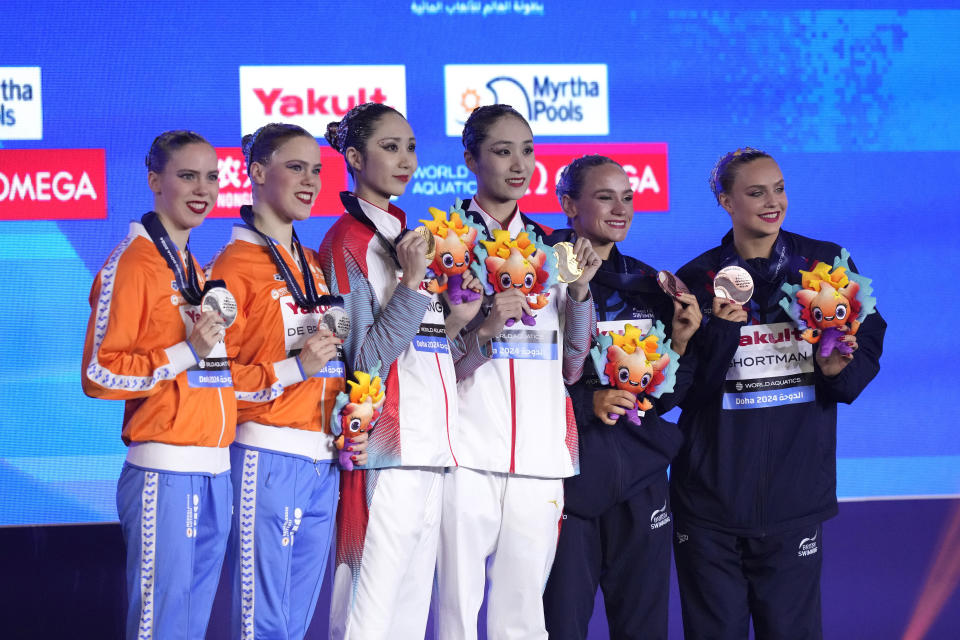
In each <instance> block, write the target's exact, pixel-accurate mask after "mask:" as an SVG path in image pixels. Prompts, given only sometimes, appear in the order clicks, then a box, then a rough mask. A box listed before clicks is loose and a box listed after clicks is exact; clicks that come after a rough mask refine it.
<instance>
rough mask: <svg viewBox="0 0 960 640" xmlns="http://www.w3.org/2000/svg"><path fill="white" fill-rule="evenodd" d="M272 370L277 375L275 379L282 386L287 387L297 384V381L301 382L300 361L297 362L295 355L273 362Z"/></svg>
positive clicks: (302, 378) (302, 379)
mask: <svg viewBox="0 0 960 640" xmlns="http://www.w3.org/2000/svg"><path fill="white" fill-rule="evenodd" d="M273 372H274V373H275V374H276V376H277V381H278V382H279V383H280V384H282V385H283V386H284V387H289V386H292V385H295V384H297V383H298V382H303V381H304V379H305V378H304V377H303V369H301V368H300V363H299V362H297V358H296V356H294V357H293V358H287V359H286V360H280V361H279V362H274V363H273Z"/></svg>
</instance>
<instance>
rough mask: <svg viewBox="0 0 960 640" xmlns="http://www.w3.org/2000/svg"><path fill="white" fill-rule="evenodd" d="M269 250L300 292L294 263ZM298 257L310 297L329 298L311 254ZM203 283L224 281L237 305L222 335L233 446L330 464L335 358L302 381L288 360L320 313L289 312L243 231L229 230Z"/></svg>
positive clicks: (253, 237)
mask: <svg viewBox="0 0 960 640" xmlns="http://www.w3.org/2000/svg"><path fill="white" fill-rule="evenodd" d="M277 251H278V252H279V253H280V255H281V257H282V258H283V260H284V261H285V262H286V263H287V266H288V268H289V270H290V272H291V273H292V274H293V275H294V277H295V278H296V279H297V282H298V284H299V285H300V287H301V289H303V286H304V282H303V274H302V273H301V271H300V263H299V261H298V260H297V259H295V258H294V256H292V255H291V254H290V252H289V251H288V250H287V249H286V247H283V246H279V245H278V246H277ZM303 251H304V255H305V256H306V260H307V264H308V265H309V266H310V270H311V272H312V273H313V278H314V281H315V282H316V285H317V292H318V293H319V294H321V295H324V294H329V293H330V291H329V290H328V289H327V285H326V282H325V281H324V279H323V272H322V271H321V270H320V264H319V261H318V258H317V254H316V253H315V252H314V251H311V250H310V249H304V250H303ZM210 277H212V278H216V279H218V280H224V281H225V282H226V285H227V289H229V290H230V292H231V293H232V294H233V295H234V297H235V298H236V299H237V310H238V313H237V319H236V320H235V321H234V323H233V325H232V326H231V327H230V328H229V329H227V332H226V346H227V355H228V357H229V358H230V359H231V361H232V362H233V366H234V380H233V383H234V388H235V390H236V394H237V402H238V407H237V408H238V420H239V426H238V428H237V442H238V443H241V444H245V445H250V446H253V447H256V448H261V449H270V450H273V451H280V452H284V453H290V454H294V455H300V456H305V457H308V458H311V459H313V460H329V459H332V458H336V456H337V451H336V448H335V447H334V445H333V438H332V436H331V435H330V426H329V422H330V412H331V411H332V410H333V406H334V403H335V401H336V397H337V394H338V393H339V392H340V391H343V390H344V388H345V386H346V384H345V381H344V372H345V367H344V363H343V356H342V351H341V355H340V356H339V357H338V358H337V359H335V360H331V361H330V362H328V363H327V365H326V367H324V369H323V370H321V371H320V372H319V373H317V374H316V375H315V376H313V377H312V378H310V379H308V380H304V375H303V370H302V369H301V368H300V364H299V362H298V361H297V358H296V356H297V354H299V353H300V349H301V348H302V347H303V344H304V343H305V342H306V341H307V339H308V338H309V337H310V336H312V335H314V334H315V333H316V332H317V330H318V326H319V324H320V318H321V315H322V313H323V312H324V311H325V310H326V307H320V306H318V307H315V308H313V309H310V310H309V311H304V310H303V309H301V308H300V307H299V306H297V304H296V302H295V301H294V299H293V296H292V295H291V294H290V292H289V291H287V287H286V283H285V282H284V280H283V276H282V275H280V273H279V272H278V269H277V267H276V265H275V264H274V262H273V258H272V257H271V255H270V252H269V251H268V250H267V247H266V246H265V245H264V242H263V239H262V238H261V236H260V235H259V234H257V233H256V232H255V231H253V230H252V229H250V228H248V227H247V226H246V225H241V224H238V225H236V226H234V228H233V236H232V238H231V240H230V243H229V244H228V245H227V246H226V247H224V248H223V249H222V250H221V252H220V253H219V255H218V256H217V257H216V258H215V260H214V262H213V265H212V267H211V271H210ZM277 427H284V428H282V429H278V428H277Z"/></svg>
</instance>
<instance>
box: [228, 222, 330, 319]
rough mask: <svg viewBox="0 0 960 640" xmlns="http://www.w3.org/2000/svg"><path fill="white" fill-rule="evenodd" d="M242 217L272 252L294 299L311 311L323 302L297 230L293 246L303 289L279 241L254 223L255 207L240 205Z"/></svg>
mask: <svg viewBox="0 0 960 640" xmlns="http://www.w3.org/2000/svg"><path fill="white" fill-rule="evenodd" d="M240 217H241V218H243V221H244V223H246V226H247V228H248V229H250V230H251V231H253V232H255V233H256V234H257V235H259V236H260V238H261V239H263V242H264V244H265V245H266V247H267V251H269V252H270V256H271V257H272V258H273V263H274V264H275V265H276V267H277V269H278V270H279V271H280V275H282V276H283V280H284V282H286V283H287V290H288V291H289V292H290V295H292V296H293V300H294V301H295V302H296V303H297V306H298V307H300V308H301V309H303V310H304V311H310V310H311V309H314V308H316V306H317V305H319V304H321V303H322V302H323V301H322V300H321V296H320V295H318V294H317V284H316V282H314V280H313V272H311V271H310V265H309V264H307V258H306V255H305V254H304V253H303V246H302V245H301V244H300V238H298V237H297V232H296V231H294V232H293V248H294V250H295V251H296V253H297V257H296V260H297V261H298V263H299V265H300V271H302V272H303V284H304V288H303V289H301V288H300V283H299V282H297V279H296V277H295V276H294V275H293V272H292V271H291V270H290V267H289V266H287V261H286V260H284V259H283V256H281V255H280V251H279V250H278V249H277V243H276V242H275V241H274V240H273V239H272V238H270V237H269V236H268V235H267V234H265V233H263V232H262V231H260V230H259V229H257V227H256V225H254V223H253V222H254V220H253V207H251V206H250V205H244V206H242V207H240Z"/></svg>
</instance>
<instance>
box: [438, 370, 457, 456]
mask: <svg viewBox="0 0 960 640" xmlns="http://www.w3.org/2000/svg"><path fill="white" fill-rule="evenodd" d="M433 357H434V358H436V359H437V373H439V374H440V386H441V387H443V415H444V418H445V420H446V424H447V447H448V448H449V449H450V455H451V456H452V457H453V464H455V465H456V466H458V467H459V466H460V463H458V462H457V456H456V455H454V453H453V443H452V442H450V401H449V400H448V399H447V383H446V381H445V380H444V379H443V369H442V368H441V367H440V354H438V353H436V352H434V354H433Z"/></svg>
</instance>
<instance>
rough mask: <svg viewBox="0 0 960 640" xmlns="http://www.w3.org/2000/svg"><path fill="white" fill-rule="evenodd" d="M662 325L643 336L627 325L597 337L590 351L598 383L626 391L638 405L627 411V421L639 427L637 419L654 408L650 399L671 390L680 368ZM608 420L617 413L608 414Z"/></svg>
mask: <svg viewBox="0 0 960 640" xmlns="http://www.w3.org/2000/svg"><path fill="white" fill-rule="evenodd" d="M665 338H666V334H665V333H664V326H663V323H662V322H660V321H659V320H658V321H657V323H656V324H655V325H654V326H653V328H652V329H650V332H649V333H647V334H646V335H642V334H641V332H640V329H638V328H637V327H635V326H633V325H632V324H629V323H628V324H627V325H626V326H624V328H623V332H622V333H616V332H612V333H607V334H600V335H599V336H598V337H597V343H596V344H595V345H594V347H593V348H592V349H590V357H591V359H592V360H593V366H594V368H595V369H596V371H597V374H598V375H599V377H600V382H602V383H603V384H606V385H610V386H612V387H613V388H615V389H622V390H624V391H629V392H630V393H632V394H633V395H635V396H636V397H637V403H636V405H634V407H633V408H632V409H630V410H628V411H627V413H626V417H627V420H629V421H630V422H632V423H634V424H635V425H638V426H639V425H640V418H641V417H642V416H643V415H644V413H645V412H646V411H649V410H650V409H652V408H653V403H652V402H650V397H653V398H659V397H660V396H661V395H663V394H664V393H669V392H671V391H673V385H674V382H675V381H676V378H677V368H679V366H680V362H679V361H680V356H679V355H677V353H676V352H675V351H674V350H673V349H671V348H670V340H666V339H665ZM607 415H608V417H609V418H610V419H611V420H616V419H617V417H618V416H617V414H616V413H610V414H607Z"/></svg>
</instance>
